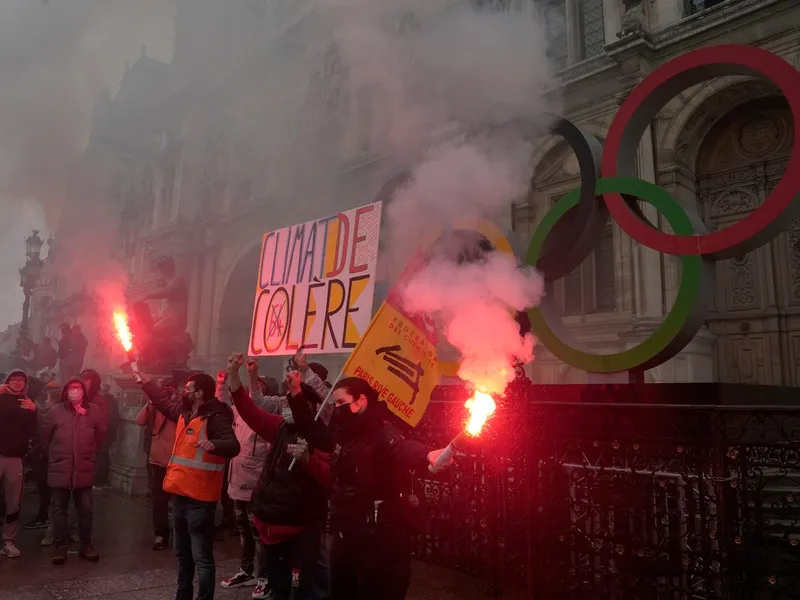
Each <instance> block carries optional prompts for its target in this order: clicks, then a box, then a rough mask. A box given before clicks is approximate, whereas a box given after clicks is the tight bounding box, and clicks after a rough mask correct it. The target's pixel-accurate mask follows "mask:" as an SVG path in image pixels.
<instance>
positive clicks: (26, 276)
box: [19, 229, 44, 333]
mask: <svg viewBox="0 0 800 600" xmlns="http://www.w3.org/2000/svg"><path fill="white" fill-rule="evenodd" d="M43 244H44V240H42V238H40V237H39V230H38V229H34V230H33V233H32V234H31V235H30V236H28V237H27V238H26V239H25V257H26V258H25V265H24V266H23V267H22V268H21V269H20V270H19V285H20V286H21V287H22V292H23V293H24V294H25V302H24V303H23V304H22V325H21V326H20V332H22V331H24V332H26V333H27V331H28V318H29V316H30V309H31V293H32V292H33V288H34V287H36V281H37V280H38V279H39V275H41V272H42V258H41V252H42V245H43Z"/></svg>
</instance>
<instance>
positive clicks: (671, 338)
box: [525, 177, 714, 373]
mask: <svg viewBox="0 0 800 600" xmlns="http://www.w3.org/2000/svg"><path fill="white" fill-rule="evenodd" d="M595 192H596V194H597V195H598V196H600V195H602V194H606V193H620V194H625V195H627V196H633V197H635V198H638V199H640V200H643V201H645V202H647V203H649V204H651V205H652V206H653V207H655V209H656V210H658V212H660V213H661V214H662V215H663V216H664V218H665V219H666V220H667V222H668V223H669V225H670V227H671V228H672V231H673V233H674V234H675V235H681V236H687V235H698V234H701V233H704V227H703V225H702V223H700V222H696V221H693V220H692V218H690V216H689V215H688V214H687V213H686V212H685V211H684V210H683V208H682V207H681V205H680V203H679V202H678V201H677V200H675V199H674V198H672V196H670V194H669V193H668V192H666V191H665V190H663V189H661V188H660V187H658V186H657V185H655V184H653V183H650V182H647V181H644V180H641V179H635V178H628V177H608V178H602V179H598V180H597V184H596V188H595ZM579 201H580V188H576V189H574V190H572V191H571V192H569V193H568V194H567V195H566V196H564V197H563V198H561V199H560V200H559V201H558V202H556V203H555V204H554V205H553V207H552V208H551V209H550V210H549V211H548V212H547V213H546V214H545V215H544V217H543V218H542V222H541V223H540V224H539V226H538V227H537V228H536V230H535V231H534V232H533V235H532V236H531V240H530V244H529V245H528V252H527V255H526V257H525V259H526V260H525V262H526V263H527V264H529V265H531V266H533V267H535V266H536V264H537V262H538V261H539V257H540V256H541V252H542V248H543V247H544V245H545V242H546V241H547V237H548V235H550V233H551V231H552V230H553V228H554V227H555V225H556V223H557V222H558V221H559V220H560V219H561V218H562V217H564V216H565V215H566V214H567V212H569V210H570V209H572V208H573V207H575V206H577V204H578V202H579ZM713 274H714V263H713V261H712V260H710V259H707V258H705V257H703V256H698V255H683V256H681V278H680V288H679V289H678V294H677V297H676V298H675V303H674V304H673V306H672V310H670V312H669V314H668V315H667V317H666V318H665V319H664V321H663V322H662V323H661V325H659V326H658V328H657V329H656V330H655V331H654V332H653V334H652V335H651V336H650V337H648V338H647V339H645V340H644V341H642V342H640V343H639V344H637V345H636V346H634V347H632V348H628V349H627V350H623V351H621V352H616V353H613V354H597V353H594V352H592V351H590V350H589V349H587V348H583V347H581V345H580V344H579V343H578V342H577V341H576V340H574V338H573V337H572V336H571V335H570V333H569V332H568V331H567V330H566V328H565V327H564V324H563V322H562V321H561V317H560V316H559V312H558V309H557V307H556V305H555V302H554V301H553V294H552V292H553V283H552V282H547V284H546V286H547V287H546V296H545V297H544V298H543V299H542V303H541V304H540V305H539V306H537V307H534V308H530V309H528V315H529V317H530V322H531V328H532V329H533V331H534V333H535V334H536V335H537V336H538V337H539V339H540V340H541V341H542V342H543V343H544V345H545V346H546V347H547V349H548V350H549V351H550V352H552V353H553V355H554V356H555V357H556V358H558V359H560V360H561V361H563V362H565V363H567V364H569V365H572V366H575V367H577V368H579V369H583V370H584V371H588V372H593V373H619V372H622V371H634V372H641V371H644V370H647V369H650V368H653V367H655V366H657V365H659V364H661V363H663V362H665V361H666V360H669V359H670V358H672V357H673V356H675V355H676V354H677V353H678V352H680V351H681V350H682V349H683V348H684V347H685V346H686V344H688V343H689V342H690V341H691V340H692V338H693V337H694V336H695V334H696V333H697V332H698V331H699V329H700V327H702V325H703V321H704V319H705V317H706V314H707V311H708V309H709V308H710V304H711V290H712V289H713Z"/></svg>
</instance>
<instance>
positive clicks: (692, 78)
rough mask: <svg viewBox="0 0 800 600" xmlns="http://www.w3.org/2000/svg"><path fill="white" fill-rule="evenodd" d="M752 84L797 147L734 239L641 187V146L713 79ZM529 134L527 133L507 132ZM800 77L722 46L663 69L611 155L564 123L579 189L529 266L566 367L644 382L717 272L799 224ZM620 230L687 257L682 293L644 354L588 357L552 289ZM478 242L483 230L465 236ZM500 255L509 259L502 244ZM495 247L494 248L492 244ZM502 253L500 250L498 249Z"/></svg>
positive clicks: (670, 350) (683, 330) (640, 95)
mask: <svg viewBox="0 0 800 600" xmlns="http://www.w3.org/2000/svg"><path fill="white" fill-rule="evenodd" d="M730 75H745V76H752V77H758V78H762V79H767V80H769V81H771V82H772V83H773V84H775V85H776V86H777V87H778V89H779V90H780V91H781V92H782V93H783V95H784V96H785V97H786V100H787V102H788V104H789V108H790V110H791V113H792V120H793V124H794V131H795V137H794V142H793V146H792V154H791V158H790V160H789V163H788V165H787V167H786V173H785V174H784V176H783V177H782V179H781V180H780V182H779V183H778V185H777V187H776V188H775V189H774V191H773V192H772V193H771V194H770V196H769V197H768V198H767V199H766V200H764V202H763V203H762V204H761V206H759V207H758V208H756V209H755V210H754V211H753V212H752V213H751V214H750V215H749V216H747V217H746V218H745V219H742V220H741V221H739V222H738V223H735V224H734V225H731V226H730V227H727V228H725V229H720V230H718V231H714V232H708V231H707V230H706V228H705V226H704V225H703V223H702V221H701V219H700V217H699V215H698V214H697V212H696V211H695V210H694V209H693V208H690V207H686V206H684V205H682V204H681V203H680V202H678V201H677V200H675V199H674V198H673V197H672V196H671V195H670V194H669V193H668V192H667V191H666V190H663V189H662V188H659V187H658V186H656V185H655V184H653V183H650V182H647V181H644V180H641V179H638V178H636V177H634V172H635V157H636V153H637V151H638V146H639V141H640V140H641V138H642V136H643V134H644V133H645V131H646V130H647V127H648V126H649V125H650V123H651V122H652V121H653V119H655V118H656V116H657V114H658V112H659V111H660V110H661V109H662V108H663V107H664V106H665V105H666V104H667V103H668V102H669V101H670V100H672V98H674V97H675V96H676V95H677V94H679V93H681V92H683V91H685V90H686V89H688V88H690V87H692V86H694V85H697V84H700V83H702V82H704V81H706V80H708V79H711V78H714V77H723V76H730ZM517 125H519V126H520V127H524V123H521V124H516V123H508V124H506V126H510V127H515V126H517ZM798 132H800V72H798V71H797V69H795V68H794V67H793V66H792V65H790V64H789V63H787V62H786V61H785V60H784V59H782V58H780V57H779V56H777V55H775V54H772V53H771V52H768V51H767V50H763V49H761V48H756V47H753V46H744V45H721V46H711V47H708V48H701V49H699V50H694V51H692V52H689V53H687V54H684V55H681V56H679V57H677V58H675V59H673V60H670V61H669V62H667V63H665V64H663V65H661V66H660V67H659V68H657V69H656V70H655V71H653V72H652V73H651V74H650V75H648V76H647V77H646V78H645V79H644V80H643V81H642V82H641V83H639V85H638V86H637V87H636V88H634V89H633V91H632V92H631V93H630V94H629V95H628V97H627V98H626V99H625V101H624V102H623V103H622V105H621V106H620V108H619V110H618V111H617V114H616V115H615V117H614V120H613V122H612V123H611V126H610V128H609V131H608V135H607V137H606V140H605V145H604V146H603V145H601V144H600V142H599V141H598V140H597V139H596V138H595V137H594V136H592V135H591V134H590V133H588V132H586V131H584V130H583V129H581V128H580V127H579V126H576V125H574V124H573V123H571V122H569V121H568V120H567V119H565V118H564V117H555V118H554V121H553V125H552V126H551V127H550V130H549V133H551V134H552V135H557V136H560V137H562V138H563V139H564V140H565V141H566V142H567V144H568V145H569V146H570V147H571V148H572V150H573V151H574V152H575V155H576V157H577V159H578V165H579V167H580V187H578V188H576V189H574V190H572V191H571V192H569V193H568V194H567V195H566V196H564V197H562V198H561V199H560V200H558V202H556V203H555V204H554V205H553V206H552V207H551V208H550V210H549V211H548V212H547V213H546V214H545V215H544V217H543V218H542V221H541V222H540V224H539V225H538V226H537V228H536V230H535V231H534V232H533V235H532V236H531V239H530V242H529V245H528V250H527V253H526V256H525V262H526V263H527V264H528V265H531V266H533V267H535V268H536V269H538V270H539V271H540V272H541V273H542V275H543V276H544V279H545V283H546V289H547V292H548V293H547V294H546V296H545V298H544V299H543V301H542V303H541V304H540V305H539V306H537V307H533V308H529V309H528V316H529V319H530V324H531V329H532V330H533V332H534V333H535V334H536V335H537V336H538V338H539V339H540V340H541V342H542V343H543V344H544V345H545V346H546V347H547V349H548V350H550V352H552V353H553V355H554V356H556V357H557V358H558V359H560V360H561V361H563V362H565V363H567V364H569V365H571V366H573V367H576V368H578V369H581V370H584V371H587V372H591V373H618V372H624V371H629V372H634V373H640V372H642V371H644V370H647V369H651V368H653V367H655V366H658V365H659V364H662V363H664V362H666V361H667V360H669V359H670V358H672V357H673V356H675V355H676V354H677V353H678V352H680V351H681V350H682V349H683V348H685V347H686V345H687V344H688V343H689V342H690V341H691V340H692V338H693V337H694V336H695V335H696V334H697V332H698V331H699V329H700V327H702V325H703V322H704V320H705V318H706V315H707V314H708V311H709V309H710V306H711V298H712V290H713V278H714V262H715V261H716V260H720V259H725V258H732V257H736V256H741V255H742V254H744V253H746V252H750V251H752V250H755V249H756V248H758V247H760V246H762V245H764V244H766V243H767V242H768V241H769V240H770V239H772V238H773V237H775V236H776V235H777V234H778V233H780V232H781V231H783V230H784V229H786V228H787V227H788V226H789V224H790V223H791V221H792V220H793V219H794V218H795V217H797V216H800V202H797V201H796V200H797V199H798V197H800V177H798V176H797V174H798V173H800V134H798ZM409 176H410V175H409V174H408V173H402V174H400V175H398V176H396V177H395V178H393V179H392V180H390V181H389V182H388V183H387V184H386V185H385V186H384V188H383V189H382V190H381V192H380V193H379V195H378V198H377V199H388V198H389V196H390V195H391V194H392V193H393V192H394V191H396V189H397V188H398V187H399V186H401V185H402V184H403V183H404V182H405V181H406V180H407V179H408V178H409ZM637 200H641V201H644V202H646V203H648V204H650V205H651V206H653V207H654V208H655V209H656V210H657V211H658V212H659V213H660V214H661V215H662V216H663V217H664V218H665V220H666V221H667V223H668V224H669V225H670V228H671V229H672V232H673V233H665V232H662V231H660V230H659V229H657V228H656V227H654V226H653V225H652V224H651V223H650V222H649V221H648V220H647V218H646V217H645V216H644V215H643V214H642V212H641V211H640V210H639V208H638V203H637ZM609 217H610V218H613V219H614V222H615V223H616V224H617V225H618V226H619V227H620V229H622V231H624V232H625V233H626V234H628V235H629V236H630V237H631V238H632V239H633V240H635V241H636V242H638V243H639V244H641V245H643V246H646V247H648V248H651V249H653V250H658V251H659V252H663V253H666V254H671V255H675V256H680V257H681V277H680V288H679V290H678V294H677V297H676V299H675V302H674V304H673V306H672V309H671V310H670V311H669V313H668V314H667V316H666V317H665V319H664V321H663V322H662V324H661V325H660V326H659V327H657V328H656V330H655V331H654V332H653V334H652V335H651V336H650V337H648V338H647V339H645V340H644V341H642V342H641V343H639V344H637V345H636V346H634V347H632V348H629V349H627V350H623V351H621V352H617V353H613V354H598V353H594V352H592V351H591V350H589V349H586V348H584V347H582V346H581V345H580V344H579V343H578V342H577V341H575V340H574V339H573V338H572V336H571V335H570V334H569V332H568V331H567V330H566V328H565V327H564V325H563V323H562V321H561V318H560V316H559V314H558V309H557V307H556V306H555V303H554V300H553V294H552V290H553V284H554V282H555V281H557V280H558V279H561V278H562V277H564V276H565V275H567V274H569V273H570V272H572V271H573V270H574V269H576V268H577V267H578V266H579V265H580V264H581V263H582V262H583V261H584V260H585V259H586V258H587V257H588V256H589V254H590V253H591V252H592V250H593V249H594V248H595V247H596V245H597V244H598V242H599V241H600V237H601V236H602V233H603V231H604V229H605V227H606V224H607V223H608V219H609ZM459 228H460V229H472V230H473V231H475V232H478V233H481V232H482V231H483V233H484V237H486V236H485V232H486V231H487V230H486V228H485V227H484V226H481V225H474V226H469V225H467V226H463V227H461V226H459ZM490 237H492V238H493V239H491V240H489V241H491V243H492V244H493V245H494V247H495V248H499V245H500V246H503V247H504V248H505V251H509V248H510V247H509V245H508V242H507V240H505V238H504V237H503V236H502V234H500V238H502V240H499V239H498V237H497V234H496V233H495V234H494V235H492V236H490ZM487 239H489V238H487ZM498 244H499V245H498Z"/></svg>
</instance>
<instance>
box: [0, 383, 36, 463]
mask: <svg viewBox="0 0 800 600" xmlns="http://www.w3.org/2000/svg"><path fill="white" fill-rule="evenodd" d="M12 375H24V376H25V378H26V379H27V375H25V371H22V370H19V369H17V370H14V371H11V373H9V375H8V377H6V380H5V382H4V383H8V380H9V379H11V376H12ZM26 392H27V384H26V387H25V389H24V390H22V392H21V393H19V394H12V393H8V394H0V456H6V457H10V458H22V457H23V456H25V454H26V453H27V452H28V442H29V441H30V439H31V437H33V435H34V434H35V433H36V413H37V411H35V410H25V409H24V408H22V407H21V406H20V405H19V401H20V400H22V399H23V398H25V397H26V395H27V394H26Z"/></svg>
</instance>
